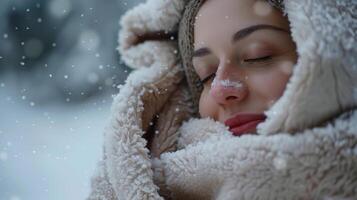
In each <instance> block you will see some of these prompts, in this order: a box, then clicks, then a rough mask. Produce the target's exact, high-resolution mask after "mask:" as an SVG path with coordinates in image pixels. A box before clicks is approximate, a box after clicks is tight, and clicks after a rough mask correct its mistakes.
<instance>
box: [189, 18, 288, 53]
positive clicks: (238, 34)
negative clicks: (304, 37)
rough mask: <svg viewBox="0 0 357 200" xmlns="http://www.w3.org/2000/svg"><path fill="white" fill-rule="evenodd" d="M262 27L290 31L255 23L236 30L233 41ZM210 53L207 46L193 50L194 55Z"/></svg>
mask: <svg viewBox="0 0 357 200" xmlns="http://www.w3.org/2000/svg"><path fill="white" fill-rule="evenodd" d="M262 29H269V30H275V31H282V32H286V33H289V31H287V30H285V29H283V28H280V27H277V26H273V25H268V24H258V25H254V26H249V27H247V28H243V29H241V30H239V31H238V32H236V33H235V34H234V35H233V38H232V43H234V42H237V41H239V40H242V39H244V38H246V37H248V36H249V35H250V34H252V33H254V32H255V31H258V30H262ZM210 53H211V51H210V50H209V49H208V48H207V47H203V48H200V49H197V50H195V51H194V52H193V55H192V57H203V56H205V55H208V54H210Z"/></svg>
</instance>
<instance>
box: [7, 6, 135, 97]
mask: <svg viewBox="0 0 357 200" xmlns="http://www.w3.org/2000/svg"><path fill="white" fill-rule="evenodd" d="M140 1H142V0H131V1H129V2H126V1H120V0H119V1H118V0H107V1H105V2H103V1H100V0H76V1H73V0H72V1H71V0H35V1H25V0H11V1H10V0H4V1H1V2H0V34H1V35H0V79H3V80H8V79H9V78H7V77H9V75H11V77H12V78H11V82H12V83H14V84H16V88H17V89H18V90H19V92H20V91H21V92H22V93H23V92H24V91H25V92H26V93H27V96H29V97H31V98H32V99H34V100H35V101H37V102H38V103H46V102H50V101H54V100H56V101H57V100H60V101H67V102H81V101H83V100H85V99H87V98H88V97H90V96H93V95H98V94H101V93H102V92H104V91H105V92H114V91H116V89H115V88H116V85H118V84H120V83H122V82H123V80H124V79H125V78H126V76H127V73H128V70H129V69H128V68H126V67H125V66H124V65H123V64H121V63H120V57H119V55H118V53H117V51H116V46H117V32H118V29H119V25H118V20H119V18H120V16H121V15H122V14H123V12H124V11H126V10H127V9H128V8H130V7H132V6H133V5H135V4H137V3H138V2H140Z"/></svg>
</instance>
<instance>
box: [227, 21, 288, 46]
mask: <svg viewBox="0 0 357 200" xmlns="http://www.w3.org/2000/svg"><path fill="white" fill-rule="evenodd" d="M262 29H270V30H275V31H282V32H286V33H289V31H287V30H285V29H283V28H280V27H277V26H273V25H268V24H258V25H254V26H250V27H247V28H243V29H242V30H239V31H238V32H237V33H235V34H234V36H233V39H232V42H237V41H238V40H242V39H243V38H246V37H248V36H249V35H250V34H252V33H254V32H255V31H258V30H262Z"/></svg>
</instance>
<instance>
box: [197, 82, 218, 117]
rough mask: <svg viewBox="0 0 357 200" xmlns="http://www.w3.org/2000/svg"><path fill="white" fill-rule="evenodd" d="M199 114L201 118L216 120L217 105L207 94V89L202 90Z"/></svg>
mask: <svg viewBox="0 0 357 200" xmlns="http://www.w3.org/2000/svg"><path fill="white" fill-rule="evenodd" d="M199 113H200V115H201V117H202V118H205V117H210V118H212V119H215V120H216V118H217V115H218V105H217V104H216V103H215V102H214V101H213V99H212V97H211V95H210V94H209V89H206V88H205V89H203V91H202V93H201V97H200V102H199Z"/></svg>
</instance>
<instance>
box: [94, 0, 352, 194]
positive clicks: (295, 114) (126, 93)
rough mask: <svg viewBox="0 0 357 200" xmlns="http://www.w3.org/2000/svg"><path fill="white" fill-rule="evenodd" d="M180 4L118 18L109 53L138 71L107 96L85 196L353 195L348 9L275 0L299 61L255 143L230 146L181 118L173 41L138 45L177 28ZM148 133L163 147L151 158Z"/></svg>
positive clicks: (214, 127)
mask: <svg viewBox="0 0 357 200" xmlns="http://www.w3.org/2000/svg"><path fill="white" fill-rule="evenodd" d="M186 2H187V1H185V0H170V1H167V0H147V1H146V2H145V3H143V4H141V5H139V6H137V7H135V8H134V9H132V10H130V11H128V12H127V14H126V15H125V16H124V17H123V18H122V20H121V26H122V29H121V31H120V34H119V43H120V46H119V51H120V53H121V55H122V57H123V59H124V61H125V62H126V63H127V64H128V65H129V66H131V67H133V68H137V70H136V71H134V72H133V73H132V74H131V75H130V76H129V77H128V79H127V81H126V83H125V85H124V86H123V87H122V88H121V90H120V92H119V94H118V95H117V96H116V98H115V99H114V102H113V106H112V114H111V120H110V122H109V124H108V126H107V128H106V130H105V135H104V137H105V143H104V146H103V160H102V161H100V162H99V164H98V171H97V174H96V175H95V176H94V177H93V179H92V192H91V194H90V196H89V197H88V199H91V200H92V199H98V200H99V199H107V200H116V199H138V200H139V199H140V200H141V199H164V198H165V199H185V200H188V199H222V200H223V199H224V200H227V199H228V200H229V199H240V200H244V199H247V200H253V199H255V200H280V199H289V200H294V199H296V200H298V199H321V200H324V199H326V200H327V199H357V111H356V110H355V108H356V106H357V89H356V88H357V66H356V63H357V61H356V57H357V45H356V30H357V22H356V17H357V16H356V13H357V2H356V1H355V0H324V1H316V0H285V12H286V14H287V15H288V18H289V21H290V23H291V32H292V36H293V39H294V41H295V42H296V44H297V51H298V54H299V59H298V62H297V64H296V66H295V68H294V72H293V76H292V77H291V80H290V82H289V83H288V85H287V88H286V91H285V92H284V94H283V96H282V97H281V98H280V99H279V101H277V102H276V104H275V105H274V106H273V107H272V108H271V109H270V110H268V111H267V112H266V114H267V115H268V119H267V120H266V122H264V123H262V124H260V125H259V127H258V135H249V136H243V137H239V138H238V137H233V136H232V135H231V134H230V133H229V131H228V130H227V127H225V126H224V125H223V124H220V123H218V122H214V121H212V120H210V119H192V117H190V116H191V114H192V112H191V106H192V105H190V103H189V102H190V99H189V98H190V97H189V94H188V92H187V91H188V89H187V86H186V84H185V83H184V81H185V79H184V75H183V71H182V67H181V66H180V63H179V62H177V59H178V58H177V57H178V54H177V43H176V42H177V41H176V40H175V38H174V37H173V38H169V39H168V40H160V41H153V40H147V41H142V40H140V38H141V37H143V36H145V34H152V33H156V32H159V31H161V32H164V33H172V32H175V31H177V26H178V23H179V20H180V17H181V13H182V10H183V9H184V6H185V4H186ZM138 41H141V42H140V43H138ZM172 113H176V114H172ZM157 115H159V116H157ZM189 118H191V119H189ZM154 119H155V120H154ZM185 120H188V121H187V122H186V123H184V124H183V125H182V126H181V123H182V122H183V121H185ZM151 126H153V127H154V129H156V130H159V132H157V133H158V135H164V136H165V137H164V138H165V139H164V141H165V143H164V145H163V146H164V147H162V149H164V150H162V152H166V150H165V149H170V151H171V152H166V153H163V154H162V155H161V157H160V158H151V156H150V154H149V149H148V148H147V141H146V140H145V139H144V137H143V136H144V135H146V134H148V133H149V132H150V131H149V130H148V129H150V128H149V127H151ZM145 133H146V134H145ZM154 140H155V139H154ZM160 144H161V143H160ZM173 146H175V147H173Z"/></svg>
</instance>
